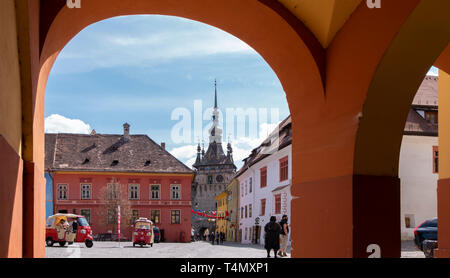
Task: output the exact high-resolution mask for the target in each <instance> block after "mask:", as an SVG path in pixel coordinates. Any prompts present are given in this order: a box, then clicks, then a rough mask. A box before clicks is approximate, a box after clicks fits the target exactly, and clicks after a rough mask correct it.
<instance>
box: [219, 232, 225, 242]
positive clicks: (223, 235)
mask: <svg viewBox="0 0 450 278" xmlns="http://www.w3.org/2000/svg"><path fill="white" fill-rule="evenodd" d="M220 241H222V244H223V242H224V241H225V233H224V232H222V234H221V237H220Z"/></svg>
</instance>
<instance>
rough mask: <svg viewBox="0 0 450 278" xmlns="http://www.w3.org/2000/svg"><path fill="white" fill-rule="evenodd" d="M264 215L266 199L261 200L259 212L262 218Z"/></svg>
mask: <svg viewBox="0 0 450 278" xmlns="http://www.w3.org/2000/svg"><path fill="white" fill-rule="evenodd" d="M264 214H266V199H261V212H260V213H259V215H260V216H263V215H264Z"/></svg>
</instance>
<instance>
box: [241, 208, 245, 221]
mask: <svg viewBox="0 0 450 278" xmlns="http://www.w3.org/2000/svg"><path fill="white" fill-rule="evenodd" d="M241 218H244V207H241Z"/></svg>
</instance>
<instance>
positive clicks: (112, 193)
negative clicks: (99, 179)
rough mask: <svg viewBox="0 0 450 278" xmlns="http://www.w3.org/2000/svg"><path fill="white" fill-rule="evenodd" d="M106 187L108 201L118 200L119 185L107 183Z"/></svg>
mask: <svg viewBox="0 0 450 278" xmlns="http://www.w3.org/2000/svg"><path fill="white" fill-rule="evenodd" d="M106 186H107V191H108V200H117V199H118V198H119V184H117V183H108V184H107V185H106Z"/></svg>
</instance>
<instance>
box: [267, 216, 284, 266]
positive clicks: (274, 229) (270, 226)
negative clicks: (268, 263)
mask: <svg viewBox="0 0 450 278" xmlns="http://www.w3.org/2000/svg"><path fill="white" fill-rule="evenodd" d="M276 221H277V218H276V217H275V216H271V217H270V222H269V223H267V224H266V226H265V227H264V232H265V233H266V234H265V236H264V248H265V249H266V250H267V258H270V250H272V249H273V251H274V257H275V258H277V252H278V250H279V249H280V232H281V226H280V224H278V223H277V222H276Z"/></svg>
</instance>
